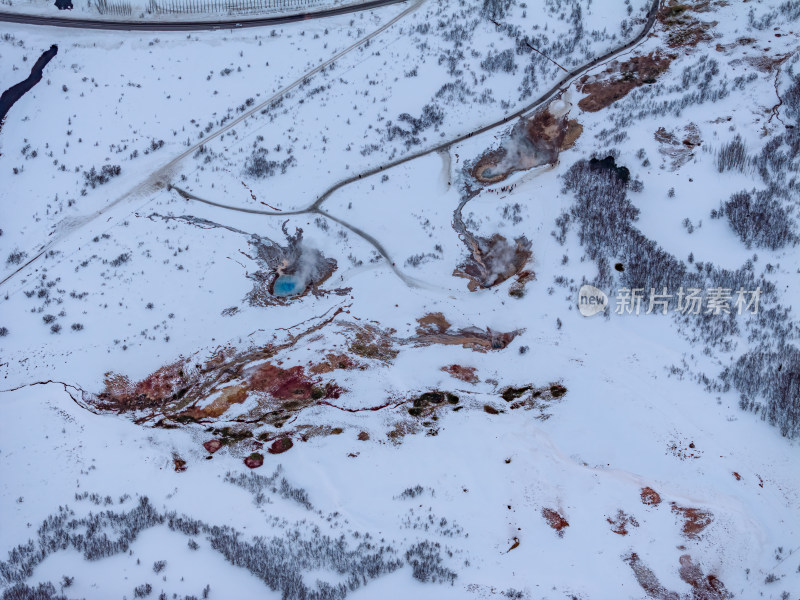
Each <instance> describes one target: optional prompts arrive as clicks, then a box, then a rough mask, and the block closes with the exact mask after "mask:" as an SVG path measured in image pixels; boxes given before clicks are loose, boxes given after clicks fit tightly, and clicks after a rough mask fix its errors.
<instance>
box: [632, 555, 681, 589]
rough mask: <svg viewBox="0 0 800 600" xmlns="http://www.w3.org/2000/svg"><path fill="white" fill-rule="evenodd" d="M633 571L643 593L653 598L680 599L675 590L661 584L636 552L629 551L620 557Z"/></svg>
mask: <svg viewBox="0 0 800 600" xmlns="http://www.w3.org/2000/svg"><path fill="white" fill-rule="evenodd" d="M622 560H624V561H625V562H626V563H628V565H629V566H630V568H631V570H632V571H633V575H634V577H636V581H637V582H638V583H639V585H640V586H641V587H642V589H643V590H644V591H645V593H646V594H647V595H648V596H649V597H650V598H654V599H655V600H681V598H680V596H679V595H678V593H677V592H673V591H670V590H669V589H667V588H665V587H664V586H663V585H661V582H660V581H659V580H658V577H657V576H656V574H655V573H654V572H653V571H652V570H651V569H650V568H649V567H648V566H647V565H645V564H644V563H643V562H642V560H641V559H640V558H639V555H638V554H636V552H631V553H630V554H629V555H627V556H624V557H623V558H622Z"/></svg>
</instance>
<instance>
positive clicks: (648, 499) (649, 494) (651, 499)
mask: <svg viewBox="0 0 800 600" xmlns="http://www.w3.org/2000/svg"><path fill="white" fill-rule="evenodd" d="M641 496H642V504H647V505H648V506H658V505H659V504H661V496H660V495H659V493H658V492H657V491H655V490H654V489H653V488H651V487H644V488H642V493H641Z"/></svg>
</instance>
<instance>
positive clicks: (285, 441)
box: [267, 437, 294, 454]
mask: <svg viewBox="0 0 800 600" xmlns="http://www.w3.org/2000/svg"><path fill="white" fill-rule="evenodd" d="M292 446H294V443H292V439H291V438H288V437H283V438H280V439H277V440H275V441H274V442H272V445H271V446H270V447H269V448H268V449H267V452H269V453H270V454H283V453H284V452H286V451H287V450H289V449H290V448H291V447H292Z"/></svg>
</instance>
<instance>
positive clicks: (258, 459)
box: [244, 452, 264, 469]
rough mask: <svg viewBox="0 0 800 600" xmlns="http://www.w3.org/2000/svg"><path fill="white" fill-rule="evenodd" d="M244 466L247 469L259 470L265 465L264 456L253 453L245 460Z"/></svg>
mask: <svg viewBox="0 0 800 600" xmlns="http://www.w3.org/2000/svg"><path fill="white" fill-rule="evenodd" d="M244 464H245V466H246V467H249V468H251V469H257V468H258V467H260V466H261V465H263V464H264V455H263V454H259V453H258V452H253V453H252V454H251V455H250V456H247V457H246V458H245V459H244Z"/></svg>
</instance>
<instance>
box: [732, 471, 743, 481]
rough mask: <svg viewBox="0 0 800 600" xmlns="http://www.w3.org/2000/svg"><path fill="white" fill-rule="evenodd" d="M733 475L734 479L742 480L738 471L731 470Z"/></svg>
mask: <svg viewBox="0 0 800 600" xmlns="http://www.w3.org/2000/svg"><path fill="white" fill-rule="evenodd" d="M733 476H734V477H735V478H736V481H741V480H742V476H741V475H739V473H737V472H736V471H734V472H733Z"/></svg>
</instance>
